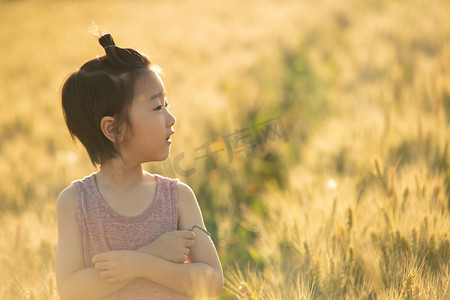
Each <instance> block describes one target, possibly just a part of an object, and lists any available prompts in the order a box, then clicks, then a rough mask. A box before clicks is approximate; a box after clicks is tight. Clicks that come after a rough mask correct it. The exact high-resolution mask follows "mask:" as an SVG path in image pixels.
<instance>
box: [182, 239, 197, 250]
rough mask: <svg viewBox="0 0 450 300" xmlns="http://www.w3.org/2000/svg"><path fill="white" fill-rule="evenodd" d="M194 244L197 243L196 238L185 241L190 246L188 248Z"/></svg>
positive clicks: (185, 244) (186, 245)
mask: <svg viewBox="0 0 450 300" xmlns="http://www.w3.org/2000/svg"><path fill="white" fill-rule="evenodd" d="M194 244H195V242H194V240H185V241H184V246H185V247H188V248H190V247H193V246H194Z"/></svg>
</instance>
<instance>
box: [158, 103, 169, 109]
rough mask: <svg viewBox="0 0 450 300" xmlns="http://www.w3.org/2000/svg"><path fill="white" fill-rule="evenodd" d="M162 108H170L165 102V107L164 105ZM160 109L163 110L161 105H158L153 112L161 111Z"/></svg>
mask: <svg viewBox="0 0 450 300" xmlns="http://www.w3.org/2000/svg"><path fill="white" fill-rule="evenodd" d="M164 107H165V108H169V107H170V105H169V103H168V102H166V103H165V105H164ZM162 109H163V107H162V105H158V106H157V107H156V108H155V110H162Z"/></svg>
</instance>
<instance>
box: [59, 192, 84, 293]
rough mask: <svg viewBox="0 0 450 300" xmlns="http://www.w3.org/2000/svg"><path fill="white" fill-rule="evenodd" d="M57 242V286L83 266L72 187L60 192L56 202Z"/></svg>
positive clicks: (75, 203)
mask: <svg viewBox="0 0 450 300" xmlns="http://www.w3.org/2000/svg"><path fill="white" fill-rule="evenodd" d="M56 216H57V221H58V243H57V246H56V257H55V273H56V280H57V282H58V286H59V288H60V287H61V285H63V283H64V281H65V279H66V278H68V277H70V275H72V274H73V273H75V272H76V271H78V270H80V269H83V268H84V259H83V248H82V242H81V235H80V230H79V229H78V221H77V201H76V195H75V191H74V189H73V187H68V188H66V189H65V190H63V191H62V192H61V194H60V195H59V197H58V200H57V204H56Z"/></svg>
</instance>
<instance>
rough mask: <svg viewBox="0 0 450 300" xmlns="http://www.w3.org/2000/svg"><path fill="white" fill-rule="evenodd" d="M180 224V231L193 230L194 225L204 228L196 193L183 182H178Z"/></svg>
mask: <svg viewBox="0 0 450 300" xmlns="http://www.w3.org/2000/svg"><path fill="white" fill-rule="evenodd" d="M178 222H179V223H178V224H179V226H180V229H186V228H191V227H192V226H193V225H200V226H204V224H203V218H202V213H201V210H200V206H199V205H198V202H197V198H196V197H195V194H194V191H193V190H192V189H191V188H190V187H189V186H188V185H187V184H185V183H183V182H181V181H179V182H178Z"/></svg>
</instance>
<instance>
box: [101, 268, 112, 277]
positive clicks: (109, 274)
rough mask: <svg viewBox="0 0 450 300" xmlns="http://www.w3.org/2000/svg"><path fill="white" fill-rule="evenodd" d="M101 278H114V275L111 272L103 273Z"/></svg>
mask: <svg viewBox="0 0 450 300" xmlns="http://www.w3.org/2000/svg"><path fill="white" fill-rule="evenodd" d="M100 276H101V277H103V278H110V277H112V276H113V273H112V271H111V270H106V271H101V272H100Z"/></svg>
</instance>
